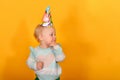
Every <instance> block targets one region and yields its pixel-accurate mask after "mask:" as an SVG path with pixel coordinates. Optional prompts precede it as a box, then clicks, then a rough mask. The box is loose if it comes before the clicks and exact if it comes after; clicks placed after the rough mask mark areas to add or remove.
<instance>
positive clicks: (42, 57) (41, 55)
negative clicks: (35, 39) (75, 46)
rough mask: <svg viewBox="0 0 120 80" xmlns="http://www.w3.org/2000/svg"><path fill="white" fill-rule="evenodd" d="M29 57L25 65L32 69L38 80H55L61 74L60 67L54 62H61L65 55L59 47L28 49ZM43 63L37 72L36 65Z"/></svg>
mask: <svg viewBox="0 0 120 80" xmlns="http://www.w3.org/2000/svg"><path fill="white" fill-rule="evenodd" d="M30 51H31V52H30V55H29V57H28V59H27V65H28V66H29V67H30V68H31V69H33V70H34V71H35V73H36V75H37V76H38V78H39V80H55V79H57V78H58V77H59V76H60V74H61V67H60V66H59V64H57V63H56V62H60V61H63V60H64V58H65V55H64V53H63V51H62V48H61V46H60V45H56V46H54V47H53V48H51V47H49V48H41V47H39V46H37V47H36V48H33V47H30ZM39 61H41V62H43V68H42V69H41V70H37V67H36V63H37V62H39Z"/></svg>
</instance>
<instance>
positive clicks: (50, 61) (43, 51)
mask: <svg viewBox="0 0 120 80" xmlns="http://www.w3.org/2000/svg"><path fill="white" fill-rule="evenodd" d="M34 36H35V38H36V39H37V41H38V42H40V45H38V46H37V47H35V48H33V47H30V50H31V53H30V55H29V57H28V59H27V64H28V66H29V67H30V68H31V69H32V70H34V71H35V74H36V75H37V77H38V79H39V80H58V79H59V77H60V74H61V67H60V66H59V64H58V63H57V62H60V61H63V60H64V58H65V55H64V53H63V51H62V48H61V46H60V45H59V44H57V43H56V32H55V28H54V26H53V23H52V19H51V14H50V7H47V8H46V11H45V14H44V16H43V23H42V24H40V25H38V26H37V27H36V28H35V32H34Z"/></svg>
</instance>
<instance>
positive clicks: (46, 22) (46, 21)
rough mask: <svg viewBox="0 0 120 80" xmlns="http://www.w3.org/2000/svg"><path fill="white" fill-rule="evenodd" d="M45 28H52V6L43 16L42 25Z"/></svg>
mask: <svg viewBox="0 0 120 80" xmlns="http://www.w3.org/2000/svg"><path fill="white" fill-rule="evenodd" d="M41 25H42V26H43V27H52V25H53V23H52V17H51V14H50V6H48V7H47V8H46V10H45V13H44V15H43V19H42V24H41Z"/></svg>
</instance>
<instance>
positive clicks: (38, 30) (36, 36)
mask: <svg viewBox="0 0 120 80" xmlns="http://www.w3.org/2000/svg"><path fill="white" fill-rule="evenodd" d="M42 30H43V26H42V25H40V24H38V25H37V26H36V28H35V30H34V37H35V38H36V39H37V41H38V42H39V41H40V39H39V35H40V34H41V33H42Z"/></svg>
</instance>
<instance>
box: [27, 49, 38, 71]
mask: <svg viewBox="0 0 120 80" xmlns="http://www.w3.org/2000/svg"><path fill="white" fill-rule="evenodd" d="M33 50H34V49H33V48H32V47H30V51H31V52H30V55H29V57H28V59H27V65H28V67H29V68H30V69H32V70H37V68H36V60H35V56H34V51H33Z"/></svg>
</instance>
